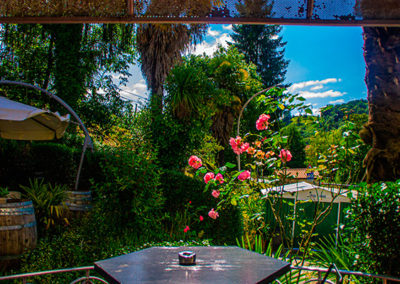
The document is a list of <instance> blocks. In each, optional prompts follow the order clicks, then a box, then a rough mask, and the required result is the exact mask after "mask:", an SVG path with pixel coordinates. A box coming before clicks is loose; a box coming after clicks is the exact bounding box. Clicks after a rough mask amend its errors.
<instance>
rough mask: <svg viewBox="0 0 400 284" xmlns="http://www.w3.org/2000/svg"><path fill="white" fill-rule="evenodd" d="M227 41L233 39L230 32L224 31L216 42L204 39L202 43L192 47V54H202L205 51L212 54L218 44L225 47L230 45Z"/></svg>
mask: <svg viewBox="0 0 400 284" xmlns="http://www.w3.org/2000/svg"><path fill="white" fill-rule="evenodd" d="M227 41H232V38H231V36H230V35H229V34H228V33H223V34H221V35H220V36H219V37H217V38H216V39H215V41H214V42H212V43H208V42H206V41H203V42H202V43H200V44H197V45H195V46H193V47H192V50H193V51H192V52H190V53H192V54H195V55H202V54H203V53H205V54H207V55H209V56H211V55H212V54H213V53H214V52H215V51H216V50H217V48H218V45H222V46H223V47H225V48H226V47H228V43H227Z"/></svg>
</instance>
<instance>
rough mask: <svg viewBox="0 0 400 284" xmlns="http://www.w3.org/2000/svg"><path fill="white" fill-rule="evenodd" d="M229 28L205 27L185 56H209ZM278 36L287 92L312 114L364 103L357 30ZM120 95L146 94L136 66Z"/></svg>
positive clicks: (290, 29) (291, 30)
mask: <svg viewBox="0 0 400 284" xmlns="http://www.w3.org/2000/svg"><path fill="white" fill-rule="evenodd" d="M231 28H232V26H231V25H210V27H209V29H208V32H207V35H206V37H205V40H204V41H203V42H201V43H200V44H198V45H197V46H193V47H192V49H191V51H190V52H191V53H195V54H203V53H206V54H208V55H212V53H213V52H214V51H215V50H216V47H217V45H218V44H222V45H223V46H226V45H227V44H226V42H227V41H230V40H231V39H230V36H229V35H230V33H231V32H232V31H231ZM280 36H282V37H283V40H284V41H286V42H287V45H286V52H285V57H286V59H288V60H290V63H289V67H288V70H287V74H286V83H289V84H291V87H290V88H289V90H290V91H291V92H293V93H299V94H300V95H302V96H303V97H305V98H306V102H307V103H309V104H311V105H312V106H313V110H314V112H315V113H318V109H319V108H320V107H323V106H325V105H327V104H338V103H343V102H348V101H351V100H354V99H361V98H364V99H366V97H367V95H366V93H367V90H366V86H365V83H364V76H365V62H364V57H363V49H362V46H363V39H362V29H361V27H311V26H284V27H283V29H282V32H281V33H280ZM131 73H132V75H133V76H132V77H131V78H130V80H129V83H128V85H127V86H126V87H125V88H123V89H124V90H125V91H127V92H128V93H127V92H125V93H124V92H123V95H124V96H125V97H127V98H131V99H133V100H135V101H142V102H143V101H144V99H140V97H141V98H146V97H147V96H148V91H147V86H146V83H145V81H144V79H143V77H142V75H141V72H140V68H139V66H137V65H136V66H133V67H132V68H131Z"/></svg>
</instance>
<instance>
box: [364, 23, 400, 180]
mask: <svg viewBox="0 0 400 284" xmlns="http://www.w3.org/2000/svg"><path fill="white" fill-rule="evenodd" d="M364 58H365V63H366V75H365V82H366V85H367V88H368V104H369V119H368V123H367V124H366V125H365V126H364V129H363V130H361V132H360V136H361V138H362V139H363V140H364V142H366V143H367V144H370V145H371V146H372V148H371V149H370V151H369V152H368V153H367V155H366V157H365V159H364V165H365V166H366V174H367V182H369V183H372V182H376V181H389V180H396V179H398V178H400V28H398V27H364Z"/></svg>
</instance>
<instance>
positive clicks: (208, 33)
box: [207, 28, 220, 37]
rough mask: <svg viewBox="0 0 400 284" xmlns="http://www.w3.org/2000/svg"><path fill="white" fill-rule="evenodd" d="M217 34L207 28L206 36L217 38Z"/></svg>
mask: <svg viewBox="0 0 400 284" xmlns="http://www.w3.org/2000/svg"><path fill="white" fill-rule="evenodd" d="M219 34H220V32H219V31H213V30H212V29H211V28H208V31H207V35H209V36H213V37H216V36H219Z"/></svg>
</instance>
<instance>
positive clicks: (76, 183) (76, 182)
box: [74, 136, 90, 191]
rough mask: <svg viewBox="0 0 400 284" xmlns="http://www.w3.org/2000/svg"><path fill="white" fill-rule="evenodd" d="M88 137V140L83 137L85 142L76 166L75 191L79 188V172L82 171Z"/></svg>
mask: <svg viewBox="0 0 400 284" xmlns="http://www.w3.org/2000/svg"><path fill="white" fill-rule="evenodd" d="M89 139H90V137H89V138H88V137H87V136H85V142H84V143H83V148H82V154H81V160H80V162H79V166H78V172H77V173H76V180H75V187H74V190H75V191H77V190H78V186H79V178H80V176H81V171H82V165H83V159H84V158H85V152H86V149H87V147H88V143H90V142H89Z"/></svg>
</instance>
